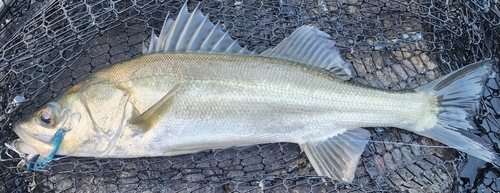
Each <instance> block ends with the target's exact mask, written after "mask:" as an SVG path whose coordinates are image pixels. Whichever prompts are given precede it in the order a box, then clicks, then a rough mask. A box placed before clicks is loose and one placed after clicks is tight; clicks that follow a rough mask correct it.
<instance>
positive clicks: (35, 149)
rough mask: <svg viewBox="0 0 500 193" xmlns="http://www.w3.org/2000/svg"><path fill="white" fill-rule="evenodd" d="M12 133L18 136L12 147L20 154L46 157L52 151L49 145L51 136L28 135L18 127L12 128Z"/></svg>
mask: <svg viewBox="0 0 500 193" xmlns="http://www.w3.org/2000/svg"><path fill="white" fill-rule="evenodd" d="M14 132H15V133H16V134H17V136H19V139H16V140H14V141H13V142H12V145H13V146H14V148H15V149H16V150H17V151H19V152H20V153H24V154H40V155H42V156H48V155H50V153H51V152H52V150H53V149H54V147H53V146H52V144H50V143H49V141H50V139H51V138H52V137H51V136H47V135H39V134H30V133H28V132H26V131H24V130H23V129H21V128H18V127H15V128H14Z"/></svg>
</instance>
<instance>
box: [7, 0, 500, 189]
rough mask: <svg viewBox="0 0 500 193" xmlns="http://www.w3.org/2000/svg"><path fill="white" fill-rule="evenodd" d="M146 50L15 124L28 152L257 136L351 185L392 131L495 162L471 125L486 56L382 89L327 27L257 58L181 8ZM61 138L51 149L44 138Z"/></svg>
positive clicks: (19, 144)
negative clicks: (373, 130)
mask: <svg viewBox="0 0 500 193" xmlns="http://www.w3.org/2000/svg"><path fill="white" fill-rule="evenodd" d="M143 53H144V54H143V55H141V56H138V57H136V58H133V59H131V60H128V61H124V62H120V63H117V64H114V65H112V66H110V67H108V68H105V69H103V70H102V71H99V72H97V73H95V74H93V75H91V76H90V77H89V78H87V79H86V80H84V81H82V82H81V83H78V84H76V85H74V86H73V87H71V88H70V89H69V90H68V91H66V92H65V93H64V94H62V95H60V96H58V97H57V98H56V99H55V100H54V101H52V102H49V103H47V104H46V105H45V106H43V107H42V108H40V109H39V110H38V111H37V112H35V113H34V114H33V115H32V116H29V117H27V118H25V119H23V120H21V121H19V122H18V123H16V124H15V126H14V128H13V130H14V132H15V133H16V134H17V135H18V136H19V139H18V140H16V141H14V143H13V147H14V148H16V150H18V151H19V152H22V153H26V154H40V155H41V156H44V157H47V156H50V155H51V154H53V153H54V152H55V153H56V154H57V155H67V156H79V157H97V158H135V157H154V156H174V155H181V154H190V153H195V152H199V151H202V150H208V149H221V148H229V147H234V146H246V145H255V144H263V143H277V142H289V143H296V144H298V145H299V146H300V148H301V150H302V151H303V152H304V153H305V155H306V156H307V158H308V160H309V162H310V164H311V165H312V166H313V168H314V170H315V171H316V173H317V174H318V175H320V176H326V177H329V178H332V179H334V180H340V181H345V182H351V181H353V179H354V177H355V170H356V167H357V165H358V163H359V159H360V156H361V154H362V153H363V150H364V148H365V146H366V144H367V143H368V142H369V140H370V132H369V131H368V130H366V129H364V128H366V127H396V128H401V129H405V130H408V131H411V132H414V133H416V134H419V135H422V136H425V137H429V138H431V139H434V140H436V141H439V142H441V143H443V144H445V145H448V146H450V147H452V148H455V149H457V150H460V151H463V152H466V153H468V154H469V155H471V156H474V157H477V158H479V159H482V160H485V161H487V162H491V163H498V160H499V157H498V155H497V154H496V153H495V152H494V151H493V150H492V149H491V147H490V146H489V145H488V144H487V143H486V142H485V141H483V140H482V139H481V138H480V137H479V136H476V135H473V134H471V133H470V132H469V130H470V129H474V126H473V123H472V121H471V117H472V116H473V115H475V114H476V112H477V109H478V105H479V98H480V95H481V91H482V90H483V87H484V82H485V80H486V79H487V78H488V77H489V76H490V75H491V74H492V73H493V72H492V66H493V63H494V61H493V60H484V61H480V62H477V63H473V64H470V65H467V66H465V67H463V68H461V69H458V70H456V71H454V72H451V73H449V74H447V75H445V76H442V77H440V78H438V79H436V80H434V81H432V82H430V83H428V84H426V85H423V86H420V87H417V88H415V89H408V90H400V91H394V90H388V89H380V88H373V87H368V86H364V85H360V84H357V83H354V82H353V81H350V80H351V78H352V77H351V76H352V75H351V74H352V72H351V70H350V69H349V63H347V62H346V61H344V60H343V59H342V57H341V56H340V53H339V50H338V49H337V48H336V44H335V42H334V41H333V40H332V39H331V38H330V36H329V35H328V34H326V33H325V32H322V31H321V30H319V29H318V28H317V27H314V26H311V25H305V26H301V27H299V28H297V29H296V30H295V31H294V32H293V33H292V34H291V35H290V36H289V37H287V38H285V39H284V40H283V41H282V42H280V43H279V44H278V45H277V46H275V47H274V48H270V49H268V50H266V51H264V52H262V53H260V54H257V53H255V52H251V51H249V50H248V49H246V48H244V47H241V46H240V45H239V44H238V42H237V41H235V40H233V39H232V38H231V37H230V35H229V33H227V32H224V31H223V30H222V29H221V25H220V23H217V24H215V25H214V24H213V23H212V22H211V21H210V20H209V18H208V17H207V16H206V15H203V13H202V12H201V11H200V10H198V8H196V9H194V10H193V11H192V12H189V11H188V9H187V6H186V4H184V5H183V7H182V8H181V10H180V12H179V14H178V15H177V17H176V19H175V20H172V19H169V18H168V14H167V18H166V19H165V22H164V24H163V26H162V29H161V31H160V34H159V35H156V33H155V32H154V30H153V31H152V34H151V39H150V41H149V46H146V45H145V44H144V45H143ZM61 129H64V131H66V132H65V134H64V136H63V137H62V139H61V140H60V141H58V143H59V144H58V148H57V149H54V143H51V139H53V137H54V135H55V134H56V132H57V131H58V130H61Z"/></svg>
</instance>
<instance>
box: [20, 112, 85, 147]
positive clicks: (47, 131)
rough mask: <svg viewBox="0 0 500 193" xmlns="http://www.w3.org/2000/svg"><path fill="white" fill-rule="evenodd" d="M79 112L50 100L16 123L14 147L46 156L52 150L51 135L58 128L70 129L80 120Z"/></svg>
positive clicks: (52, 135)
mask: <svg viewBox="0 0 500 193" xmlns="http://www.w3.org/2000/svg"><path fill="white" fill-rule="evenodd" d="M80 117H81V115H80V114H79V113H70V111H69V109H64V108H62V106H61V105H60V104H59V103H57V102H50V103H48V104H46V105H45V106H43V107H42V108H40V109H39V110H38V111H37V112H36V113H34V115H32V116H30V117H28V118H27V119H24V120H22V121H20V122H19V123H17V124H16V125H15V126H14V132H15V133H16V134H17V135H18V136H19V138H20V139H18V140H16V141H14V147H15V148H16V150H18V151H19V152H21V153H26V154H40V155H42V156H48V155H49V154H50V153H52V151H53V150H54V144H53V137H54V135H55V133H56V132H57V130H58V129H71V128H73V127H74V126H75V125H69V124H77V123H78V122H79V120H80Z"/></svg>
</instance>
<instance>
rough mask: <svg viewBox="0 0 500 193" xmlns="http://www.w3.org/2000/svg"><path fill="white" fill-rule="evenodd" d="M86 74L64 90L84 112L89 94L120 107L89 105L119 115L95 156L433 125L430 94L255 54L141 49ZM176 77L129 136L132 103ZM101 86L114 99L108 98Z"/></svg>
mask: <svg viewBox="0 0 500 193" xmlns="http://www.w3.org/2000/svg"><path fill="white" fill-rule="evenodd" d="M193 64H196V65H193ZM109 77H113V78H109ZM92 79H96V80H99V82H97V83H96V82H93V81H88V82H85V83H83V84H82V85H78V86H77V87H81V88H87V89H82V90H81V91H78V92H75V93H72V92H70V95H71V94H74V95H78V96H79V97H81V98H85V99H86V100H81V101H88V102H87V104H82V106H90V108H91V109H93V108H94V107H92V105H94V104H91V103H89V102H90V101H93V98H102V99H100V100H105V101H99V102H95V104H106V103H107V104H112V103H116V102H117V101H119V100H117V99H119V98H120V97H122V98H123V99H124V100H127V101H128V102H127V105H125V106H126V107H127V108H119V109H116V108H105V109H102V112H99V115H101V114H102V115H103V116H104V115H112V114H116V115H117V116H119V115H121V114H123V115H124V116H122V117H121V118H120V119H118V120H119V121H118V122H117V123H116V124H113V125H119V124H118V123H119V122H122V123H125V124H124V125H123V128H122V129H120V130H118V129H116V130H114V131H109V130H108V131H103V132H110V133H111V134H112V135H111V136H120V138H112V140H107V139H106V138H101V139H99V138H96V139H99V140H98V141H96V142H95V143H94V144H107V143H109V144H115V146H114V147H111V149H109V152H106V153H102V154H100V156H103V157H140V156H158V155H177V154H183V153H189V152H196V151H199V150H202V149H213V148H225V147H231V146H241V145H250V144H259V143H272V142H294V143H303V142H306V141H310V140H318V139H322V138H325V137H329V136H333V135H336V134H338V133H342V132H344V131H345V130H347V129H350V128H358V127H374V126H393V127H400V128H415V126H419V127H418V128H431V127H432V126H434V124H435V122H436V120H435V119H436V113H437V112H436V110H435V109H436V108H437V101H436V98H435V97H434V96H433V95H431V94H430V93H419V92H394V91H388V90H381V89H373V88H368V87H364V86H360V85H357V84H352V83H348V82H345V81H342V80H339V79H336V78H335V77H332V76H331V75H330V74H327V73H324V72H321V71H319V70H317V69H313V68H310V67H305V66H303V65H301V64H298V63H294V62H290V61H284V60H281V59H274V58H266V57H260V56H229V55H217V54H213V55H204V54H154V55H146V56H142V57H139V58H137V59H134V60H131V61H127V62H124V63H122V64H119V65H116V66H114V67H112V68H110V69H107V70H105V71H103V72H100V73H98V74H96V75H95V76H94V77H93V78H92ZM177 84H178V85H180V86H179V88H178V90H177V91H176V94H175V97H174V98H173V99H172V101H171V105H170V107H169V110H168V112H167V113H166V114H165V116H164V117H163V118H162V119H161V121H159V123H158V124H157V125H156V126H155V127H153V128H151V129H150V130H149V131H148V132H145V133H144V134H143V135H138V134H136V133H135V131H140V130H141V129H140V128H135V127H136V125H134V124H126V123H127V122H128V121H130V120H131V119H132V118H133V117H134V113H133V110H134V108H135V109H136V110H137V111H138V112H144V111H146V110H147V109H149V108H150V107H151V106H153V105H154V104H155V103H156V101H159V100H160V99H161V98H162V97H163V96H165V95H166V94H167V93H168V92H169V91H171V89H172V88H173V87H174V86H175V85H177ZM109 93H119V94H118V95H119V96H116V97H109ZM125 93H126V95H124V96H121V95H122V94H125ZM125 98H126V99H125ZM106 99H107V100H106ZM65 100H66V99H65ZM59 103H61V104H62V101H61V102H59ZM68 105H69V104H68ZM116 105H119V104H116ZM95 108H99V107H97V106H96V107H95ZM117 110H120V111H123V112H120V111H117ZM80 112H81V111H80ZM83 116H84V117H83V118H82V120H91V119H94V120H97V119H101V118H100V117H96V115H93V114H88V115H83ZM85 116H89V117H88V118H86V117H85ZM90 116H92V117H90ZM84 125H87V126H88V127H92V125H93V124H92V123H88V124H84ZM93 127H96V128H95V129H94V130H87V131H89V133H85V135H91V136H96V137H98V136H99V131H95V130H100V129H99V128H107V125H102V126H100V125H99V122H97V123H96V126H93ZM70 135H71V133H68V134H67V135H66V138H71V137H70ZM78 135H81V133H79V134H78ZM75 137H78V136H75ZM119 139H120V140H119ZM123 139H127V140H123ZM325 139H326V138H325ZM64 145H65V144H63V147H64ZM68 145H70V146H75V145H74V144H68ZM76 147H80V148H84V149H83V150H82V151H78V150H75V151H74V152H66V153H67V154H71V155H82V156H93V155H86V154H85V153H86V151H87V150H86V149H85V148H86V147H83V146H79V145H76ZM63 149H68V148H63ZM131 150H133V151H131ZM94 156H95V155H94Z"/></svg>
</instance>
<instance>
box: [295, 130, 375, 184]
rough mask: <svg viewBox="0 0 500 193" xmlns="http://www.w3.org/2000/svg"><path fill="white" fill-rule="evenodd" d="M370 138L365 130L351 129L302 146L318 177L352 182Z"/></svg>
mask: <svg viewBox="0 0 500 193" xmlns="http://www.w3.org/2000/svg"><path fill="white" fill-rule="evenodd" d="M369 138H370V132H368V131H367V130H365V129H361V128H358V129H349V130H347V131H346V132H344V133H341V134H339V135H337V136H334V137H331V138H329V139H327V140H325V141H313V142H306V143H302V144H300V148H301V149H302V151H304V152H305V153H306V155H307V158H308V159H309V161H310V162H311V164H312V166H313V168H314V170H315V171H316V173H317V174H318V175H322V176H328V177H330V178H332V179H335V180H341V181H344V182H352V180H353V179H354V173H355V171H356V168H357V166H358V163H359V158H360V157H361V154H362V153H363V150H364V148H365V146H366V144H367V143H368V140H369Z"/></svg>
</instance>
